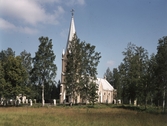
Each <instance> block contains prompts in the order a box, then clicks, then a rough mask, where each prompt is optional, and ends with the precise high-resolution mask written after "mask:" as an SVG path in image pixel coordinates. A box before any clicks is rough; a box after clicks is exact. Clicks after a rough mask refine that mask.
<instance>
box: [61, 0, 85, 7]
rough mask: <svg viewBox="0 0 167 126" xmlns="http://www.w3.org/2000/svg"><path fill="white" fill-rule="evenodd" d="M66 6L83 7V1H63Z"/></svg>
mask: <svg viewBox="0 0 167 126" xmlns="http://www.w3.org/2000/svg"><path fill="white" fill-rule="evenodd" d="M63 2H64V3H65V4H66V5H67V6H72V5H84V4H85V0H64V1H63Z"/></svg>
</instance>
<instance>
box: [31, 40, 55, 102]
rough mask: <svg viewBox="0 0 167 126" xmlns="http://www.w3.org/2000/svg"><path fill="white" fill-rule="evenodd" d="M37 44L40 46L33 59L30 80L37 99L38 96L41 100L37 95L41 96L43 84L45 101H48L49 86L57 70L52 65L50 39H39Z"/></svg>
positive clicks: (53, 81)
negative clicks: (36, 92)
mask: <svg viewBox="0 0 167 126" xmlns="http://www.w3.org/2000/svg"><path fill="white" fill-rule="evenodd" d="M39 42H40V45H39V47H38V51H37V52H36V53H35V57H34V58H33V69H32V71H31V74H32V76H31V79H32V82H34V84H35V85H36V86H34V87H35V88H36V90H38V94H36V95H37V97H38V96H39V99H40V98H41V97H40V95H39V94H41V85H42V84H44V87H45V88H44V90H45V97H46V99H50V98H51V96H50V92H51V88H50V85H53V84H55V77H56V70H57V67H56V64H54V60H55V58H56V56H55V55H54V52H53V49H52V48H53V45H52V39H49V38H48V37H40V38H39Z"/></svg>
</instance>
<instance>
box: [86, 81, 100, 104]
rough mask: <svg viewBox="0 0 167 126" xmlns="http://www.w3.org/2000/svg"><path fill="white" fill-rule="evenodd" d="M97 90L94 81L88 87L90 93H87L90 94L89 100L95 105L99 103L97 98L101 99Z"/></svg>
mask: <svg viewBox="0 0 167 126" xmlns="http://www.w3.org/2000/svg"><path fill="white" fill-rule="evenodd" d="M97 90H98V86H97V84H96V83H94V82H93V81H92V82H91V83H90V84H89V86H88V92H87V93H88V100H89V102H90V103H92V104H93V105H94V104H95V102H97V98H98V97H99V96H98V93H97Z"/></svg>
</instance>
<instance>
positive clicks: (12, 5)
mask: <svg viewBox="0 0 167 126" xmlns="http://www.w3.org/2000/svg"><path fill="white" fill-rule="evenodd" d="M49 1H51V0H49ZM52 1H53V0H52ZM0 12H1V15H3V16H7V17H10V18H12V19H15V20H22V21H23V22H24V23H27V24H30V25H36V24H37V23H46V24H58V19H57V18H58V16H59V15H61V14H62V13H64V10H63V8H62V7H61V6H58V7H57V9H56V10H54V12H56V13H47V12H46V10H45V9H44V8H43V7H42V5H41V4H39V3H38V2H37V1H33V0H15V1H11V0H1V3H0Z"/></svg>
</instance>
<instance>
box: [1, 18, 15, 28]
mask: <svg viewBox="0 0 167 126" xmlns="http://www.w3.org/2000/svg"><path fill="white" fill-rule="evenodd" d="M15 28H16V26H15V25H13V24H11V23H10V22H8V21H6V20H4V19H3V18H0V29H3V30H11V29H15Z"/></svg>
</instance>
